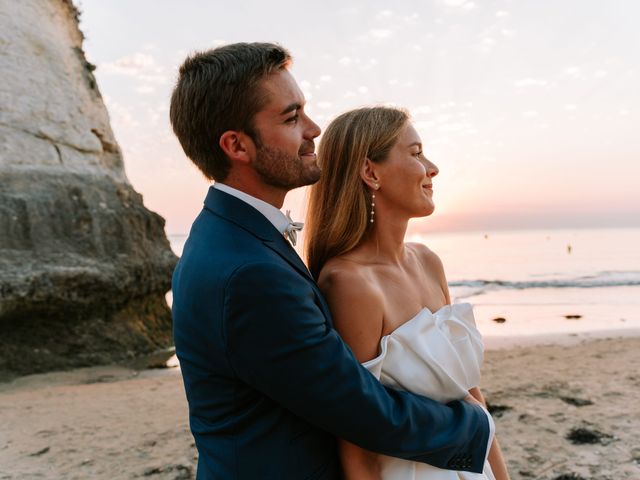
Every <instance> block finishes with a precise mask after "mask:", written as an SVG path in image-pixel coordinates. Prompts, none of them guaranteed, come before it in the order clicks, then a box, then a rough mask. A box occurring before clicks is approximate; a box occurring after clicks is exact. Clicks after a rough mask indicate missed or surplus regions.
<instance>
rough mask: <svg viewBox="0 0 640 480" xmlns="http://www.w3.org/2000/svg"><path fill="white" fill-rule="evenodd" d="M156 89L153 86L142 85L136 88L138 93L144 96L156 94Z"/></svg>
mask: <svg viewBox="0 0 640 480" xmlns="http://www.w3.org/2000/svg"><path fill="white" fill-rule="evenodd" d="M155 91H156V89H155V88H154V87H152V86H151V85H140V86H139V87H138V88H136V92H138V93H141V94H142V95H149V94H151V93H155Z"/></svg>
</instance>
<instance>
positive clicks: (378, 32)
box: [369, 28, 393, 39]
mask: <svg viewBox="0 0 640 480" xmlns="http://www.w3.org/2000/svg"><path fill="white" fill-rule="evenodd" d="M369 35H370V36H371V37H373V38H376V39H383V38H389V37H390V36H391V35H393V31H392V30H389V29H388V28H372V29H371V30H369Z"/></svg>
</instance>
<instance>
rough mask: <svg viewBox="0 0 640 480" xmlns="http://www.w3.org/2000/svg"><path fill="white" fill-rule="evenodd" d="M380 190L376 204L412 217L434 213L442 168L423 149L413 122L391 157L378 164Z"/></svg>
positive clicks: (399, 139)
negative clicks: (435, 184) (435, 187)
mask: <svg viewBox="0 0 640 480" xmlns="http://www.w3.org/2000/svg"><path fill="white" fill-rule="evenodd" d="M374 168H375V173H376V175H377V177H378V180H379V181H378V183H379V185H380V189H379V190H378V191H377V192H375V194H376V205H380V206H382V204H384V205H385V207H386V209H389V210H396V211H398V213H405V214H406V215H407V216H408V217H409V218H412V217H425V216H427V215H430V214H431V213H433V210H434V208H435V204H434V203H433V177H435V176H436V175H437V174H438V167H436V166H435V165H434V164H433V163H431V162H430V161H429V160H427V157H425V156H424V153H423V152H422V140H421V139H420V136H419V135H418V132H416V130H415V128H413V125H411V123H409V122H407V124H406V126H405V127H404V128H403V130H402V131H401V132H400V135H399V136H398V141H397V142H396V144H395V145H394V146H393V148H392V149H391V151H390V152H389V156H388V157H387V159H386V160H385V161H383V162H381V163H379V164H376V165H375V167H374Z"/></svg>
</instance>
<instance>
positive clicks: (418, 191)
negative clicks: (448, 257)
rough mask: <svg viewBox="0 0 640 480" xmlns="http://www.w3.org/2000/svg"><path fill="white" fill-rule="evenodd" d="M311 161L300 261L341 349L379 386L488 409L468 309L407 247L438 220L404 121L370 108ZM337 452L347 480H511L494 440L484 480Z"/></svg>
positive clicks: (423, 251) (349, 448)
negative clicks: (422, 226)
mask: <svg viewBox="0 0 640 480" xmlns="http://www.w3.org/2000/svg"><path fill="white" fill-rule="evenodd" d="M318 161H319V163H320V166H321V168H322V172H323V174H322V178H321V180H320V181H319V182H318V183H317V184H315V185H314V186H313V187H311V189H310V200H309V207H308V214H307V221H306V237H307V244H306V253H307V260H308V263H309V269H310V270H311V273H312V274H313V275H314V277H315V278H316V280H317V281H318V284H319V285H320V288H321V289H322V290H323V292H324V294H325V295H326V298H327V301H328V302H329V306H330V307H331V311H332V314H333V319H334V324H335V327H336V329H337V330H338V332H339V333H340V335H341V336H342V338H343V339H344V340H345V342H347V344H349V346H350V347H351V349H352V350H353V352H354V354H355V356H356V357H357V358H358V360H359V361H360V362H362V363H363V364H364V365H365V367H367V368H368V369H369V370H370V371H371V372H372V373H373V374H374V375H376V376H377V377H378V378H380V380H381V381H382V382H383V383H385V384H387V385H390V386H393V387H396V388H401V389H405V390H411V391H413V392H415V393H420V394H423V395H425V396H428V397H430V398H433V399H434V400H439V401H442V402H447V401H450V400H453V399H456V398H464V397H465V396H466V395H467V391H468V392H469V393H471V395H473V396H474V397H475V398H476V399H478V400H479V401H480V402H482V403H483V404H484V403H485V402H484V399H483V397H482V394H481V392H480V390H479V389H478V383H479V379H480V363H481V360H482V340H481V338H480V335H479V333H478V331H477V330H476V328H475V324H474V320H473V313H472V311H471V307H470V306H469V305H468V304H458V305H450V303H451V302H450V298H449V291H448V288H447V282H446V279H445V274H444V270H443V267H442V263H441V262H440V259H439V258H438V256H437V255H436V254H435V253H433V252H432V251H431V250H429V249H428V248H427V247H425V246H424V245H422V244H417V243H404V236H405V232H406V229H407V225H408V222H409V219H410V218H415V217H425V216H427V215H430V214H431V213H432V212H433V210H434V203H433V178H434V177H435V176H436V175H437V174H438V168H437V167H436V166H435V165H434V164H433V163H431V162H430V161H429V160H427V158H426V157H425V156H424V153H423V151H422V143H421V140H420V137H419V136H418V134H417V132H416V130H415V129H414V127H413V126H412V125H411V123H410V121H409V116H408V114H407V113H406V112H405V111H403V110H400V109H396V108H389V107H373V108H360V109H357V110H353V111H350V112H347V113H344V114H342V115H340V116H339V117H338V118H336V119H335V120H334V121H333V122H332V123H331V124H330V125H329V127H328V128H327V129H326V130H325V132H324V135H323V137H322V140H321V142H320V146H319V151H318ZM339 448H340V456H341V460H342V464H343V469H344V474H345V478H347V479H358V480H363V479H384V480H390V479H393V480H401V479H405V478H406V479H430V480H431V479H458V478H463V479H471V478H473V479H493V478H496V479H498V480H504V479H508V473H507V470H506V467H505V463H504V459H503V457H502V454H501V452H500V447H499V446H498V443H497V441H495V440H494V442H493V445H492V446H491V450H490V453H489V462H488V463H489V464H490V465H488V464H487V465H485V472H484V474H482V475H478V474H473V473H468V472H454V471H447V470H441V469H438V468H435V467H432V466H430V465H424V464H420V463H416V462H411V461H407V460H402V459H396V458H391V457H386V456H382V455H378V454H375V453H373V452H368V451H365V450H362V449H361V448H359V447H358V446H356V445H353V444H350V443H348V442H346V441H343V440H340V441H339ZM494 475H495V477H494Z"/></svg>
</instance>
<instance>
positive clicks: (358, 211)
mask: <svg viewBox="0 0 640 480" xmlns="http://www.w3.org/2000/svg"><path fill="white" fill-rule="evenodd" d="M408 121H409V114H408V113H407V112H406V111H405V110H402V109H399V108H393V107H365V108H358V109H356V110H351V111H349V112H346V113H343V114H342V115H340V116H338V117H337V118H336V119H335V120H333V121H332V122H331V123H330V124H329V126H328V127H327V129H326V130H325V131H324V134H323V135H322V139H321V140H320V145H319V147H318V163H319V164H320V167H321V168H322V176H321V178H320V181H319V182H317V183H316V184H315V185H313V186H311V187H310V188H309V202H308V206H307V218H306V222H305V238H306V241H305V251H306V257H307V262H308V265H309V270H310V271H311V274H312V275H313V276H314V278H316V279H317V278H318V275H319V274H320V270H322V267H323V266H324V264H325V263H326V262H327V260H329V259H330V258H333V257H336V256H338V255H342V254H343V253H346V252H348V251H350V250H352V249H353V248H355V247H356V246H357V245H359V244H360V242H361V241H362V240H363V239H364V237H365V235H366V234H367V232H368V231H369V229H370V228H371V227H370V222H369V215H370V204H371V193H370V192H369V189H368V186H367V185H366V184H365V183H364V181H363V180H362V179H361V178H360V169H361V168H362V166H363V162H364V160H365V159H366V158H368V159H369V160H371V161H372V162H374V163H380V162H383V161H384V160H386V158H387V156H388V155H389V151H390V150H391V148H392V147H393V146H394V145H395V143H396V142H397V140H398V136H399V135H400V132H401V131H402V129H403V127H404V126H405V125H406V124H407V122H408Z"/></svg>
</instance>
